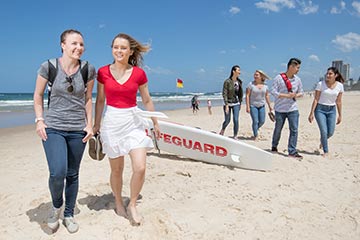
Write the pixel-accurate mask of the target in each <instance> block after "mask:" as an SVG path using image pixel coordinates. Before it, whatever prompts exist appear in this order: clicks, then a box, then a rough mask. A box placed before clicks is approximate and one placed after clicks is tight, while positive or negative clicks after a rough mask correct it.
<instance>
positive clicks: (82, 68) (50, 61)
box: [48, 58, 89, 108]
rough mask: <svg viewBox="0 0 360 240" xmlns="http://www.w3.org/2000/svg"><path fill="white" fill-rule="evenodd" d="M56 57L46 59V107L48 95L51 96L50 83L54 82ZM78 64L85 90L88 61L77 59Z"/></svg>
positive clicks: (56, 65)
mask: <svg viewBox="0 0 360 240" xmlns="http://www.w3.org/2000/svg"><path fill="white" fill-rule="evenodd" d="M58 61H59V60H58V59H57V58H52V59H48V66H49V69H48V72H49V77H48V108H49V106H50V96H51V88H52V85H53V84H54V81H55V78H56V75H57V71H58V64H59V63H58ZM79 64H80V73H81V76H82V79H83V81H84V86H85V91H86V85H87V81H88V75H89V68H88V65H89V64H88V62H87V61H81V60H79Z"/></svg>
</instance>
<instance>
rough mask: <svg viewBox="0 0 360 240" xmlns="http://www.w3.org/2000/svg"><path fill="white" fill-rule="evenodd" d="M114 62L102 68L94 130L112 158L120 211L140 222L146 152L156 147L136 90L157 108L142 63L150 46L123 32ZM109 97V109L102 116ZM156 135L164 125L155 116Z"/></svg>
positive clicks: (114, 50) (115, 46)
mask: <svg viewBox="0 0 360 240" xmlns="http://www.w3.org/2000/svg"><path fill="white" fill-rule="evenodd" d="M111 48H112V55H113V57H114V62H113V63H112V64H108V65H106V66H103V67H101V68H100V69H99V71H98V76H97V80H98V84H97V97H96V104H95V122H94V126H93V131H94V133H97V132H100V137H101V141H102V146H103V152H104V153H105V154H107V155H108V157H109V161H110V168H111V174H110V185H111V189H112V191H113V195H114V196H115V204H116V209H115V211H116V213H117V214H118V215H120V216H123V217H126V218H128V219H129V220H130V223H131V224H132V225H140V223H141V220H142V217H141V216H140V214H139V213H138V211H137V209H136V201H137V199H138V196H139V194H140V191H141V189H142V186H143V184H144V180H145V169H146V152H147V150H148V149H149V148H152V147H153V142H152V140H151V139H150V138H149V137H148V136H147V135H146V133H145V126H144V121H143V117H142V116H141V110H140V109H139V108H138V107H137V103H136V94H137V92H138V91H139V92H140V96H141V98H142V103H143V105H144V106H145V108H146V110H148V111H151V112H153V111H154V104H153V102H152V99H151V97H150V94H149V90H148V83H147V82H148V79H147V77H146V74H145V72H144V71H143V70H142V69H141V68H139V67H138V66H139V65H141V64H142V60H143V57H142V54H143V53H145V52H147V51H148V50H149V49H150V47H149V46H147V45H143V44H141V43H139V42H138V41H137V40H135V39H134V38H132V37H131V36H129V35H127V34H124V33H120V34H118V35H117V36H115V38H114V39H113V41H112V44H111ZM105 98H106V105H107V106H106V113H105V115H104V119H103V123H102V124H101V128H100V123H101V117H102V113H103V110H104V103H105ZM152 121H153V125H154V130H155V135H156V137H157V138H159V136H160V129H159V125H158V122H157V119H156V118H155V117H152ZM127 154H128V155H129V156H130V159H131V164H132V170H133V173H132V177H131V181H130V202H129V205H128V206H127V207H125V206H124V204H123V200H122V195H121V192H122V182H123V170H124V155H127Z"/></svg>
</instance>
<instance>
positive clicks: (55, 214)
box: [47, 207, 61, 230]
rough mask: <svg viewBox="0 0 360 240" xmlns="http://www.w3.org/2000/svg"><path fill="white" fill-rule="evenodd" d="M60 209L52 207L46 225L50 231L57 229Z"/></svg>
mask: <svg viewBox="0 0 360 240" xmlns="http://www.w3.org/2000/svg"><path fill="white" fill-rule="evenodd" d="M60 210H61V209H60V208H55V207H52V209H51V212H50V216H49V218H48V219H47V225H48V227H49V228H50V229H51V230H56V229H57V228H58V227H59V218H60Z"/></svg>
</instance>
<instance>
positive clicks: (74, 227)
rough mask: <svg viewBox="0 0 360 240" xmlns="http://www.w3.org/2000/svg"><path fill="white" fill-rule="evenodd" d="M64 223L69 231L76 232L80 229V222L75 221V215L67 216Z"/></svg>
mask: <svg viewBox="0 0 360 240" xmlns="http://www.w3.org/2000/svg"><path fill="white" fill-rule="evenodd" d="M63 224H64V226H65V227H66V229H67V230H68V231H69V233H76V232H77V231H78V230H79V224H77V222H75V219H74V217H65V218H64V221H63Z"/></svg>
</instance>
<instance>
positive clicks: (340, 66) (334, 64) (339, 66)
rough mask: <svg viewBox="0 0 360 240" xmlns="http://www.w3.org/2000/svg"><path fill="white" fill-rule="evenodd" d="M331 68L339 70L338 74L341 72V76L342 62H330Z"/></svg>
mask: <svg viewBox="0 0 360 240" xmlns="http://www.w3.org/2000/svg"><path fill="white" fill-rule="evenodd" d="M331 66H333V67H336V68H337V69H338V70H339V72H341V74H342V68H343V61H342V60H335V61H332V64H331Z"/></svg>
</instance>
